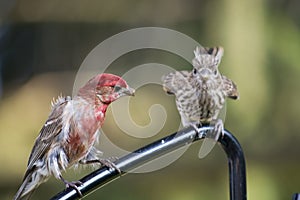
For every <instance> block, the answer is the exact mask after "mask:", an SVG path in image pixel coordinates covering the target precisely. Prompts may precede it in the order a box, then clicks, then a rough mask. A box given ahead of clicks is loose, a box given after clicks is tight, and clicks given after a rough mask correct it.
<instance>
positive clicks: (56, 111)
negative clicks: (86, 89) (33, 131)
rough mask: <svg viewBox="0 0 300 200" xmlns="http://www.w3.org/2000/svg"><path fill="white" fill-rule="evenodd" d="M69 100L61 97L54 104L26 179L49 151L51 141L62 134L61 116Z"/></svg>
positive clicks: (32, 154) (35, 145) (34, 151)
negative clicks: (38, 161) (37, 162)
mask: <svg viewBox="0 0 300 200" xmlns="http://www.w3.org/2000/svg"><path fill="white" fill-rule="evenodd" d="M69 100H70V99H69V98H62V97H59V99H58V100H57V101H56V102H55V103H54V104H53V108H52V112H51V113H50V115H49V117H48V119H47V121H46V123H45V125H44V126H43V128H42V129H41V131H40V133H39V136H38V138H37V139H36V141H35V144H34V146H33V149H32V151H31V154H30V157H29V160H28V165H27V171H26V174H25V177H26V175H27V174H28V173H30V171H31V168H32V167H33V165H34V163H35V162H36V161H37V160H38V159H39V158H40V157H41V156H42V155H43V154H45V152H46V151H47V150H48V149H49V147H50V146H51V144H52V143H51V141H53V138H54V137H56V136H57V135H58V134H59V133H60V132H61V130H62V118H61V116H62V114H63V110H64V107H65V106H66V104H67V103H68V101H69Z"/></svg>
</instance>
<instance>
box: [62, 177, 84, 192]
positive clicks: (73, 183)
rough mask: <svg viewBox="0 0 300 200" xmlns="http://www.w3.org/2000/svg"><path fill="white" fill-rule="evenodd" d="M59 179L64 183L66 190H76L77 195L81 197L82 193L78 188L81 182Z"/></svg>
mask: <svg viewBox="0 0 300 200" xmlns="http://www.w3.org/2000/svg"><path fill="white" fill-rule="evenodd" d="M60 179H61V180H62V181H63V182H64V184H65V186H66V188H73V189H74V190H76V192H77V194H78V195H79V196H80V197H82V196H83V195H82V193H81V192H80V190H79V188H78V186H81V185H82V182H81V181H71V182H69V181H67V180H65V179H64V178H63V177H62V176H60Z"/></svg>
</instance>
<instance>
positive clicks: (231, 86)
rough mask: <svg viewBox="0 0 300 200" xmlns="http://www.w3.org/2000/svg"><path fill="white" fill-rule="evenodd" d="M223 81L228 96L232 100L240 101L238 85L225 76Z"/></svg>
mask: <svg viewBox="0 0 300 200" xmlns="http://www.w3.org/2000/svg"><path fill="white" fill-rule="evenodd" d="M222 80H223V90H224V91H225V94H226V96H227V97H229V98H231V99H238V98H239V92H238V89H237V86H236V84H235V83H234V82H233V81H232V80H230V79H229V78H227V77H226V76H224V75H222Z"/></svg>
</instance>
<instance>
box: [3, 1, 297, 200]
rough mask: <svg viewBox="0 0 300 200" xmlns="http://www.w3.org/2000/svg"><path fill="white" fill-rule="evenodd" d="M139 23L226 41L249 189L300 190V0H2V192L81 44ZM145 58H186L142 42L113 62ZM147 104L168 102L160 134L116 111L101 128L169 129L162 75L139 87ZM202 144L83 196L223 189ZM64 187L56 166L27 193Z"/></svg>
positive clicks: (231, 120)
mask: <svg viewBox="0 0 300 200" xmlns="http://www.w3.org/2000/svg"><path fill="white" fill-rule="evenodd" d="M144 26H159V27H165V28H170V29H174V30H176V31H179V32H182V33H184V34H186V35H188V36H190V37H192V38H194V39H195V40H197V41H198V42H199V43H200V44H202V45H203V46H215V45H221V46H223V47H224V49H225V55H224V57H223V60H222V63H221V67H220V70H221V72H222V73H224V74H225V75H227V76H228V77H230V78H232V79H233V80H234V81H235V82H236V83H237V85H238V89H239V91H240V96H241V97H240V100H239V101H237V102H235V101H228V103H227V118H226V125H225V126H226V128H227V129H229V130H230V131H231V132H233V133H234V135H235V136H236V137H237V138H238V140H239V141H240V143H241V145H242V147H243V149H244V152H245V156H246V162H247V190H248V199H263V200H271V199H272V200H279V199H291V198H292V194H293V193H295V192H300V182H299V180H300V173H299V169H300V158H299V153H300V146H299V143H300V134H299V128H300V123H299V122H300V121H299V119H300V105H299V99H300V2H299V1H297V0H272V1H271V0H253V1H240V0H186V1H180V0H164V1H159V0H153V1H146V0H127V1H118V2H117V1H105V0H101V1H98V0H97V1H96V0H91V1H80V0H72V1H57V0H54V1H37V0H27V1H25V0H19V1H16V0H1V1H0V147H1V151H0V163H1V164H0V199H12V197H13V195H14V193H15V192H16V190H17V188H18V186H19V185H20V183H21V180H22V178H23V174H24V172H25V169H26V163H27V159H28V156H29V154H30V151H31V148H32V145H33V142H34V139H35V137H36V136H37V134H38V132H39V130H40V128H41V126H42V124H43V123H44V121H45V120H46V118H47V116H48V114H49V111H50V102H51V100H52V98H53V97H56V96H58V95H59V94H61V93H62V94H65V95H71V94H72V88H73V82H74V78H75V75H76V72H77V70H78V68H79V67H80V65H81V63H82V61H83V60H84V58H85V57H86V56H87V54H88V53H89V52H90V51H91V50H92V49H93V48H94V47H95V46H96V45H98V44H99V43H100V42H102V41H103V40H105V39H107V38H108V37H110V36H112V35H114V34H117V33H119V32H121V31H125V30H127V29H131V28H137V27H144ZM179 48H180V47H179ZM191 54H192V52H191ZM148 62H157V63H163V64H166V65H169V66H172V67H173V68H174V69H178V70H182V69H191V66H190V64H189V63H187V62H185V61H183V60H182V59H181V58H178V57H176V56H175V55H172V54H170V53H167V52H163V51H157V50H141V51H137V52H133V53H129V54H127V55H124V56H122V57H120V58H119V59H118V60H116V61H115V62H114V63H113V64H112V65H111V66H110V67H109V71H110V72H113V73H116V74H119V75H122V74H123V73H124V72H126V70H128V69H130V68H131V67H134V66H136V65H139V64H143V63H148ZM153 104H161V105H163V106H164V107H165V109H166V111H167V113H168V118H167V121H166V124H165V126H164V128H163V129H162V130H161V132H160V133H159V134H157V135H156V136H155V137H152V138H147V139H144V140H137V139H135V138H131V137H128V136H127V135H125V134H124V133H122V131H121V130H120V129H119V128H118V127H117V126H116V124H115V123H114V120H113V117H112V113H111V111H109V112H108V114H107V120H106V123H105V125H104V127H103V130H105V131H106V132H109V133H110V134H109V137H110V138H111V139H112V140H113V141H115V142H116V143H118V144H119V145H122V146H123V147H124V148H127V149H128V150H129V151H130V150H133V149H136V148H138V147H141V146H143V145H144V144H147V143H150V142H151V141H154V140H156V139H157V138H160V137H163V136H164V135H167V134H170V133H173V132H175V131H176V130H177V128H178V126H174V124H178V123H179V122H180V121H179V116H178V114H177V111H176V107H175V104H174V98H173V97H171V96H167V95H165V94H164V92H163V91H162V88H161V86H160V85H145V86H144V87H142V88H140V89H139V90H138V91H137V95H136V97H135V98H133V99H132V101H131V102H130V110H131V112H132V117H133V119H134V120H135V122H136V123H138V124H139V125H147V124H148V123H149V122H150V119H149V116H148V109H149V108H150V106H151V105H153ZM199 148H200V143H195V144H194V145H192V146H191V147H190V148H189V149H188V150H187V152H185V154H184V155H183V156H182V157H180V159H178V160H177V161H176V162H174V163H172V164H171V165H170V166H168V167H166V168H163V169H161V170H158V171H155V172H151V173H144V174H129V175H126V176H124V177H122V178H120V179H118V180H117V181H115V182H113V183H111V184H109V185H107V186H105V187H104V188H101V189H99V190H98V191H96V192H95V193H93V194H91V195H89V196H88V197H86V199H100V198H101V199H131V200H135V199H144V200H150V199H172V200H183V199H184V200H194V199H229V185H228V172H227V171H228V168H227V163H226V158H225V157H226V156H225V154H224V152H223V151H222V150H221V148H220V147H219V146H216V147H215V148H214V150H213V151H212V152H211V153H210V154H209V155H208V156H207V157H205V158H204V159H199V158H198V156H197V154H198V150H199ZM105 155H107V154H104V156H105ZM88 172H90V170H88V169H87V170H82V171H80V172H79V171H78V170H73V169H70V170H68V171H67V173H66V174H64V176H65V177H66V178H67V179H70V180H74V179H78V178H80V177H82V176H84V175H86V174H87V173H88ZM63 188H64V185H63V184H62V183H61V182H60V181H57V180H55V179H53V178H52V179H50V180H49V181H48V182H47V183H45V184H43V185H41V186H40V188H39V189H38V190H37V191H36V192H35V194H34V196H33V198H32V199H48V198H50V197H51V196H53V195H54V194H56V193H57V192H59V191H60V190H62V189H63Z"/></svg>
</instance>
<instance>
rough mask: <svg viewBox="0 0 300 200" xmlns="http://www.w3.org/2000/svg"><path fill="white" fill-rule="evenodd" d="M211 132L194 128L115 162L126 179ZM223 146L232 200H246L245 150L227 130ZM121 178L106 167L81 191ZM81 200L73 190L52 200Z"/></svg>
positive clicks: (85, 182) (87, 179)
mask: <svg viewBox="0 0 300 200" xmlns="http://www.w3.org/2000/svg"><path fill="white" fill-rule="evenodd" d="M211 129H212V128H211V127H201V128H199V130H198V131H199V133H200V134H198V133H197V132H196V131H195V129H194V128H191V127H189V128H186V129H183V130H181V131H179V132H177V133H174V134H172V135H170V136H167V137H165V138H162V139H160V140H158V141H156V142H154V143H152V144H149V145H147V146H145V147H142V148H140V149H138V150H136V151H134V152H133V153H130V154H128V155H125V156H124V157H122V158H120V159H118V160H117V161H116V162H115V165H116V166H117V167H118V168H119V169H120V170H121V172H122V173H121V174H122V175H125V174H126V173H127V172H129V171H131V170H134V169H136V168H138V167H139V166H141V165H143V164H145V163H147V162H149V161H151V160H154V159H155V158H157V157H160V156H162V155H165V154H167V153H169V152H171V151H174V150H176V149H178V148H180V147H183V146H185V145H188V144H190V143H192V142H194V141H197V140H200V139H204V138H205V136H206V132H207V131H209V130H211ZM219 142H220V143H221V145H222V147H223V149H224V150H225V152H226V154H227V157H228V163H229V177H230V199H231V200H246V199H247V195H246V173H245V170H246V169H245V160H244V156H243V151H242V149H241V146H240V145H239V143H238V141H237V140H236V138H234V137H233V135H232V134H231V133H229V132H228V131H226V130H225V134H224V137H223V138H221V139H219ZM119 177H120V174H119V173H118V172H117V170H115V169H108V168H107V167H102V168H100V169H98V170H96V171H94V172H92V173H91V174H89V175H87V176H85V177H84V178H82V179H81V180H80V181H81V182H82V183H83V184H82V185H81V186H79V187H78V189H79V190H80V191H81V193H82V194H83V196H85V195H87V194H89V193H91V192H93V191H95V190H96V189H98V188H100V187H103V186H104V185H105V184H107V183H108V182H110V181H113V180H115V179H117V178H119ZM77 198H79V196H78V194H77V192H76V191H75V190H74V189H72V188H68V189H66V190H64V191H62V192H60V193H58V194H57V195H56V196H54V197H53V198H52V199H51V200H73V199H77Z"/></svg>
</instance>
